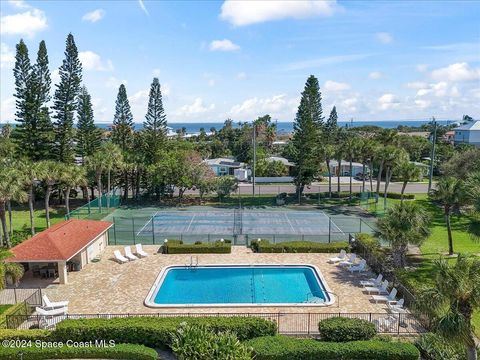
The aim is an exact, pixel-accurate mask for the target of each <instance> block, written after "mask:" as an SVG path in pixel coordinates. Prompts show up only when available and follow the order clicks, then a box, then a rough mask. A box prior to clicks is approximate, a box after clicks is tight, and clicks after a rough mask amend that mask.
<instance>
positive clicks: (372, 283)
mask: <svg viewBox="0 0 480 360" xmlns="http://www.w3.org/2000/svg"><path fill="white" fill-rule="evenodd" d="M382 279H383V275H382V274H378V276H377V277H376V278H370V279H368V280H362V281H360V285H362V286H363V287H365V286H375V287H379V286H380V285H381V283H382Z"/></svg>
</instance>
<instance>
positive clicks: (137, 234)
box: [137, 211, 160, 236]
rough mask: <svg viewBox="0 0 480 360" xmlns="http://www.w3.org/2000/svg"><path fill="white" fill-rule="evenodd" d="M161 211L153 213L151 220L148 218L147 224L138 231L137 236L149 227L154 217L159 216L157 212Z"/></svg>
mask: <svg viewBox="0 0 480 360" xmlns="http://www.w3.org/2000/svg"><path fill="white" fill-rule="evenodd" d="M159 212H160V211H156V212H155V214H153V215H152V216H151V217H150V220H148V221H147V222H146V223H145V225H143V226H142V228H141V229H140V230H139V231H138V232H137V236H139V235H140V233H141V232H142V231H143V230H144V229H145V228H146V227H147V225H148V224H149V223H150V222H151V221H152V220H153V218H154V217H155V216H157V214H158V213H159Z"/></svg>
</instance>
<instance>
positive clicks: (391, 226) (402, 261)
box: [378, 202, 430, 268]
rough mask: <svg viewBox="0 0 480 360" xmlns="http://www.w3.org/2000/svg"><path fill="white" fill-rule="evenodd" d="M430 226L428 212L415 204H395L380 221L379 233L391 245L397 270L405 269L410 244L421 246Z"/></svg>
mask: <svg viewBox="0 0 480 360" xmlns="http://www.w3.org/2000/svg"><path fill="white" fill-rule="evenodd" d="M428 224H429V217H428V214H427V212H426V211H425V210H424V209H423V208H422V207H420V206H419V205H417V204H416V203H414V202H403V203H399V204H395V205H394V206H392V207H391V208H389V209H388V210H387V212H386V214H385V216H384V217H383V218H381V219H380V220H378V233H379V235H380V237H382V238H383V239H384V240H386V241H388V242H389V243H390V246H391V248H392V255H393V264H394V266H395V267H396V268H404V267H405V265H406V254H407V250H408V244H414V245H419V244H421V243H422V242H423V241H424V240H425V239H426V238H427V236H428V235H429V233H430V230H429V227H428Z"/></svg>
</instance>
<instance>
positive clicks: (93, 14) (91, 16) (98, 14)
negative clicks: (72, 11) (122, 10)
mask: <svg viewBox="0 0 480 360" xmlns="http://www.w3.org/2000/svg"><path fill="white" fill-rule="evenodd" d="M104 16H105V10H103V9H96V10H93V11H90V12H88V13H86V14H85V15H83V16H82V20H83V21H90V22H92V23H94V22H97V21H99V20H102V19H103V17H104Z"/></svg>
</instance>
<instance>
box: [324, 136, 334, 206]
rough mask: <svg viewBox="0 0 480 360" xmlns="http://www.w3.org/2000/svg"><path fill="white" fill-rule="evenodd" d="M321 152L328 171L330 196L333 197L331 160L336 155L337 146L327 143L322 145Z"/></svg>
mask: <svg viewBox="0 0 480 360" xmlns="http://www.w3.org/2000/svg"><path fill="white" fill-rule="evenodd" d="M321 152H322V155H323V158H324V159H325V164H326V165H327V171H328V197H329V198H332V170H331V169H330V161H331V160H332V159H333V157H334V156H335V147H334V146H333V145H332V144H326V145H324V146H323V147H322V150H321Z"/></svg>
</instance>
